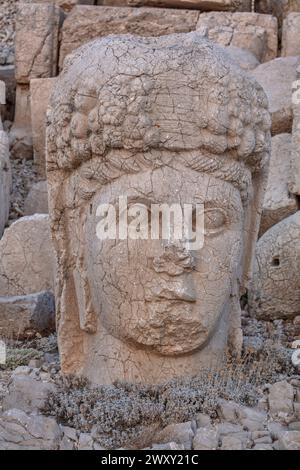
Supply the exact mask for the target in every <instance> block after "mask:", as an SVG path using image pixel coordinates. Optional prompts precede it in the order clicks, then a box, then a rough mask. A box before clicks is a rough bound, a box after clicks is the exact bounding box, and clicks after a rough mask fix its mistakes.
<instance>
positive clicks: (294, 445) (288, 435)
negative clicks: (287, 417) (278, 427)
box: [278, 431, 300, 450]
mask: <svg viewBox="0 0 300 470" xmlns="http://www.w3.org/2000/svg"><path fill="white" fill-rule="evenodd" d="M278 448H279V450H300V431H284V432H283V433H282V434H281V435H280V436H279V440H278Z"/></svg>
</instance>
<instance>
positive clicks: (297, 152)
mask: <svg viewBox="0 0 300 470" xmlns="http://www.w3.org/2000/svg"><path fill="white" fill-rule="evenodd" d="M293 101H294V104H293V118H294V119H293V132H292V152H291V167H292V177H291V181H290V185H289V190H290V191H291V193H293V194H296V195H297V196H300V80H298V81H297V87H296V90H295V92H294V98H293Z"/></svg>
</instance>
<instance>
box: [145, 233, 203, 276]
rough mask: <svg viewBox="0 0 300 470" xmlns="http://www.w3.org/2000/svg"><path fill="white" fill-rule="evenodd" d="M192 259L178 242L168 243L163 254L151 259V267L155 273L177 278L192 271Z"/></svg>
mask: <svg viewBox="0 0 300 470" xmlns="http://www.w3.org/2000/svg"><path fill="white" fill-rule="evenodd" d="M194 265H195V263H194V258H193V256H192V254H191V253H190V252H189V251H188V250H186V248H185V247H184V245H183V244H182V243H181V242H180V241H175V242H172V243H168V244H167V245H165V246H164V250H163V253H162V254H161V255H160V256H157V257H155V258H153V267H154V269H155V271H156V272H166V273H168V274H170V275H171V276H178V275H180V274H182V273H183V272H185V271H192V270H193V268H194Z"/></svg>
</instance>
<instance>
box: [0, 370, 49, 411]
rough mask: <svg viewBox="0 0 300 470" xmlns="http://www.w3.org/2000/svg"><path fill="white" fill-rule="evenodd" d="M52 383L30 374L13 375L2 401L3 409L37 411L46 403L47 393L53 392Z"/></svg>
mask: <svg viewBox="0 0 300 470" xmlns="http://www.w3.org/2000/svg"><path fill="white" fill-rule="evenodd" d="M55 390H56V386H55V385H54V383H51V382H46V381H43V380H41V379H40V378H38V377H35V376H34V375H33V374H31V375H21V374H19V375H13V376H12V379H11V382H10V384H9V386H8V393H7V394H6V395H5V397H4V399H3V401H2V409H3V411H8V410H11V409H18V410H22V411H24V412H25V413H32V412H38V411H39V410H41V409H42V408H43V407H44V406H45V404H46V403H47V399H48V394H49V393H50V392H52V393H54V392H55Z"/></svg>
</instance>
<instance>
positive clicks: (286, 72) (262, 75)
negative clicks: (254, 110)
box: [251, 57, 300, 135]
mask: <svg viewBox="0 0 300 470" xmlns="http://www.w3.org/2000/svg"><path fill="white" fill-rule="evenodd" d="M299 65H300V57H281V58H278V59H274V60H271V61H270V62H267V63H265V64H261V65H259V66H258V67H257V68H256V69H255V70H253V71H252V72H251V74H252V75H253V77H254V78H256V80H257V81H258V83H260V85H262V87H263V88H264V90H265V92H266V94H267V97H268V100H269V106H270V112H271V115H272V134H273V135H275V134H282V133H285V132H288V133H290V132H291V131H292V121H293V117H292V86H293V84H294V82H295V81H296V79H297V72H296V71H297V67H298V66H299Z"/></svg>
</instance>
